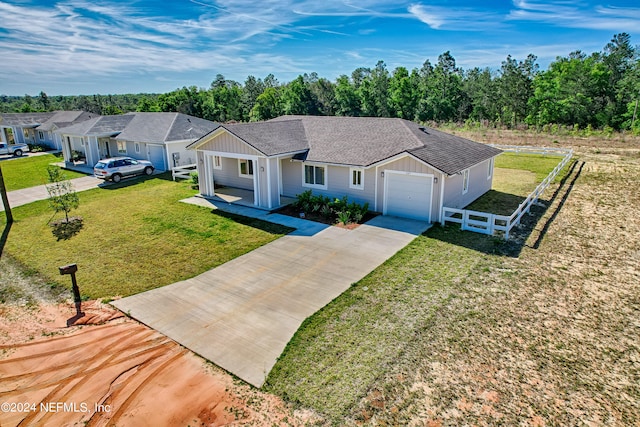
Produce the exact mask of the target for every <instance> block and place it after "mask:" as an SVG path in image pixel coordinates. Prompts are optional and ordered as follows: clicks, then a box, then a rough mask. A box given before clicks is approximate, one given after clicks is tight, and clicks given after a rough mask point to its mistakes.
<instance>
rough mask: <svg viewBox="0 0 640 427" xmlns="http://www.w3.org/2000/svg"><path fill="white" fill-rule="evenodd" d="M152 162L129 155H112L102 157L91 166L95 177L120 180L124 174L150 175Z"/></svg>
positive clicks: (114, 180)
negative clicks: (110, 156) (106, 157)
mask: <svg viewBox="0 0 640 427" xmlns="http://www.w3.org/2000/svg"><path fill="white" fill-rule="evenodd" d="M152 173H153V164H151V162H149V161H146V160H136V159H132V158H131V157H113V158H111V159H102V160H100V161H99V162H98V163H96V164H95V166H94V167H93V174H94V175H95V176H96V178H102V179H106V180H111V181H113V182H120V180H121V179H122V178H124V177H125V176H134V175H142V174H145V175H151V174H152Z"/></svg>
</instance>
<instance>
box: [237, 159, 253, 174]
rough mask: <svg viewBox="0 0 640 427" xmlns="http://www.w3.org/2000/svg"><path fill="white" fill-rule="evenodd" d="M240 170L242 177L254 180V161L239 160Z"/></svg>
mask: <svg viewBox="0 0 640 427" xmlns="http://www.w3.org/2000/svg"><path fill="white" fill-rule="evenodd" d="M238 170H239V173H240V176H242V177H245V178H253V161H252V160H247V159H238Z"/></svg>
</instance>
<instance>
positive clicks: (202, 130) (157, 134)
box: [55, 113, 218, 171]
mask: <svg viewBox="0 0 640 427" xmlns="http://www.w3.org/2000/svg"><path fill="white" fill-rule="evenodd" d="M216 126H218V124H217V123H214V122H211V121H209V120H204V119H199V118H197V117H192V116H188V115H186V114H181V113H127V114H122V115H114V116H97V117H94V118H92V119H90V120H86V121H84V122H82V123H77V124H74V125H72V126H68V127H64V128H61V129H58V130H56V131H55V133H57V134H59V135H60V137H61V139H62V141H63V144H62V153H63V157H64V160H65V162H67V163H70V164H71V163H74V164H77V162H76V161H74V158H76V157H80V158H81V159H82V160H81V162H84V163H86V165H87V166H89V167H93V165H95V164H96V163H97V162H98V160H100V159H104V158H108V157H117V156H128V157H133V158H135V159H140V160H149V161H150V162H151V163H152V164H153V166H154V167H155V168H156V170H159V171H166V170H170V169H171V168H172V167H175V166H183V165H189V164H194V163H195V153H194V152H193V151H187V150H186V146H187V145H189V144H190V143H192V142H194V141H195V140H196V139H198V138H200V137H201V136H203V135H205V134H207V133H208V132H210V131H211V130H212V129H214V128H215V127H216Z"/></svg>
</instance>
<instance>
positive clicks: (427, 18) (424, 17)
mask: <svg viewBox="0 0 640 427" xmlns="http://www.w3.org/2000/svg"><path fill="white" fill-rule="evenodd" d="M438 12H440V13H438ZM409 13H411V14H413V15H414V16H415V17H416V18H418V19H419V20H421V21H422V22H424V23H425V24H427V25H428V26H430V27H431V28H433V29H434V30H437V29H439V28H440V27H441V26H442V24H444V23H445V17H444V16H443V15H444V14H443V13H442V8H434V7H428V6H423V5H421V4H412V5H411V6H409Z"/></svg>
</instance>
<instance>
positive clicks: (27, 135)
mask: <svg viewBox="0 0 640 427" xmlns="http://www.w3.org/2000/svg"><path fill="white" fill-rule="evenodd" d="M92 117H96V114H92V113H87V112H86V111H52V112H48V113H7V114H0V142H3V143H7V144H11V143H14V144H15V143H24V144H39V145H44V146H46V147H48V148H50V149H53V150H62V139H61V138H60V136H59V135H57V134H55V133H54V131H55V130H57V129H60V128H63V127H66V126H71V125H73V124H75V123H79V122H82V121H85V120H89V119H91V118H92Z"/></svg>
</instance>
